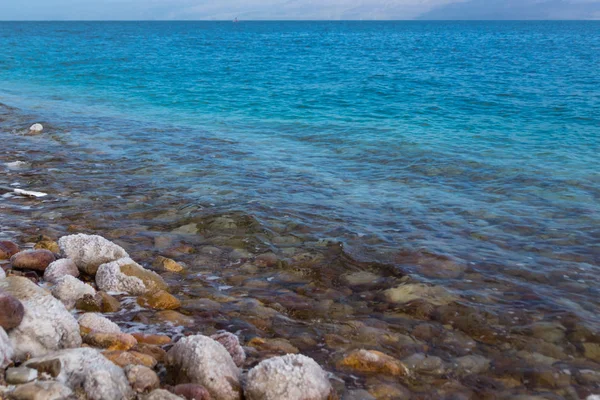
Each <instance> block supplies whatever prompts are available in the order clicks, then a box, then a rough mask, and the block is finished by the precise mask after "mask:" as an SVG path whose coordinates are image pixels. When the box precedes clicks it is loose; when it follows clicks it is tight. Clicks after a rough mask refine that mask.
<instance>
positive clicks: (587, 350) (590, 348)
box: [582, 343, 600, 362]
mask: <svg viewBox="0 0 600 400" xmlns="http://www.w3.org/2000/svg"><path fill="white" fill-rule="evenodd" d="M582 346H583V353H584V356H585V357H586V358H589V359H590V360H594V361H596V362H600V344H598V343H582Z"/></svg>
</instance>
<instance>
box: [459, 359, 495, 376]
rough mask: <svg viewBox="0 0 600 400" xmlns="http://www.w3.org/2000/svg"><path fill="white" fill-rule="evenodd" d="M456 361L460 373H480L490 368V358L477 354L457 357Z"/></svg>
mask: <svg viewBox="0 0 600 400" xmlns="http://www.w3.org/2000/svg"><path fill="white" fill-rule="evenodd" d="M455 363H456V373H457V374H458V375H478V374H481V373H483V372H486V371H487V370H488V369H489V368H490V360H488V359H487V358H485V357H483V356H479V355H476V354H474V355H469V356H464V357H460V358H457V359H456V361H455Z"/></svg>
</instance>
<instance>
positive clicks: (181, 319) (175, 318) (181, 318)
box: [156, 310, 195, 326]
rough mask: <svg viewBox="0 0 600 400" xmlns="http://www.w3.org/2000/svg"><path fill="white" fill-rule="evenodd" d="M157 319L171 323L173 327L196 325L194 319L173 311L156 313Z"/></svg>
mask: <svg viewBox="0 0 600 400" xmlns="http://www.w3.org/2000/svg"><path fill="white" fill-rule="evenodd" d="M156 317H157V318H158V319H159V320H161V321H163V322H170V323H172V324H173V325H180V326H191V325H194V324H195V321H194V318H192V317H188V316H187V315H183V314H182V313H179V312H177V311H173V310H164V311H159V312H157V313H156Z"/></svg>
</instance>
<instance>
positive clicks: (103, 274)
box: [96, 257, 166, 296]
mask: <svg viewBox="0 0 600 400" xmlns="http://www.w3.org/2000/svg"><path fill="white" fill-rule="evenodd" d="M123 266H129V267H131V268H133V269H136V270H138V272H139V275H142V274H144V275H147V276H150V277H152V278H153V279H155V280H157V281H160V282H163V284H164V281H163V280H162V278H161V277H160V275H158V274H156V273H154V272H152V271H148V270H146V269H145V268H144V267H142V266H141V265H139V264H138V263H136V262H135V261H133V260H132V259H131V258H129V257H125V258H121V259H119V260H116V261H113V262H110V263H106V264H102V265H101V266H100V267H99V268H98V271H97V273H96V285H98V288H99V289H100V290H104V291H105V292H125V293H129V294H131V295H134V296H139V295H142V294H145V293H147V292H148V291H149V288H147V287H146V284H145V283H144V281H143V280H142V279H140V278H139V277H137V276H129V275H125V274H124V273H123V272H121V267H123ZM165 287H166V285H165Z"/></svg>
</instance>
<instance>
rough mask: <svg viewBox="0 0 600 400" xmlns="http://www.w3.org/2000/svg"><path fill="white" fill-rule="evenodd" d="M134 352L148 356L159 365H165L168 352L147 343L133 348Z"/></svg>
mask: <svg viewBox="0 0 600 400" xmlns="http://www.w3.org/2000/svg"><path fill="white" fill-rule="evenodd" d="M131 350H132V351H135V352H138V353H142V354H146V355H149V356H151V357H152V358H154V359H155V360H156V361H158V362H159V363H164V362H165V360H166V357H167V352H166V351H164V350H163V349H162V348H160V347H159V346H156V345H153V344H147V343H138V344H136V345H135V346H134V347H132V348H131Z"/></svg>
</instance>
